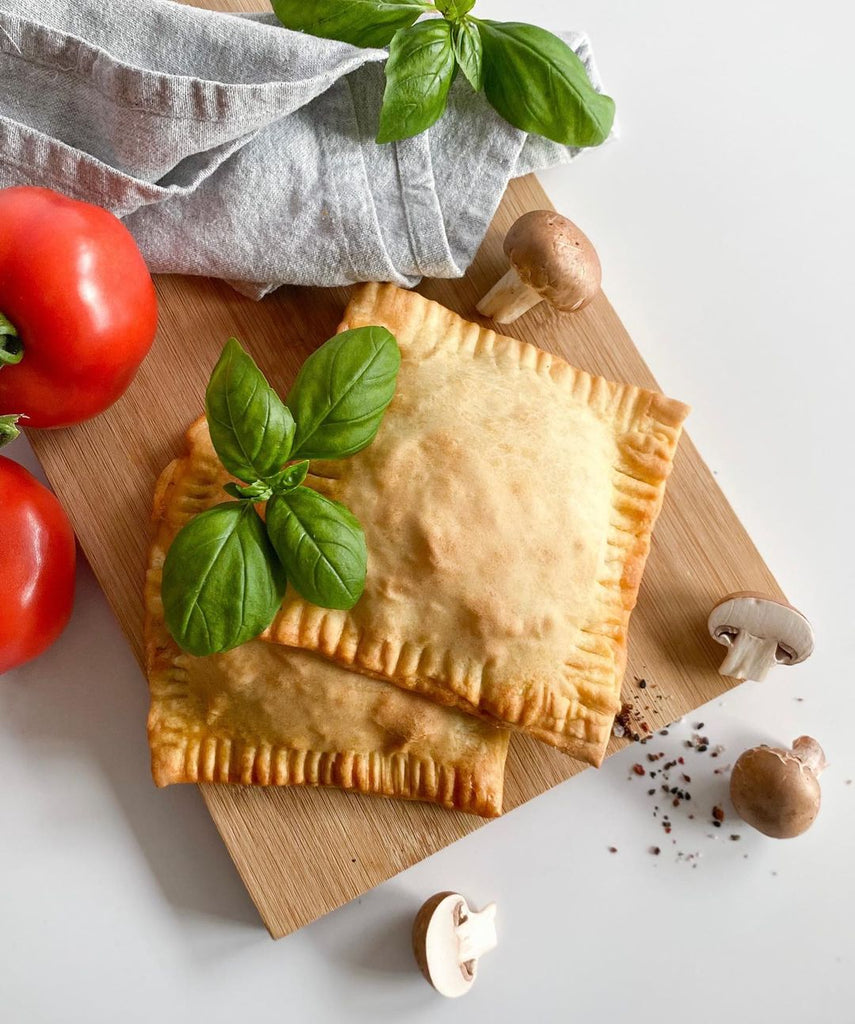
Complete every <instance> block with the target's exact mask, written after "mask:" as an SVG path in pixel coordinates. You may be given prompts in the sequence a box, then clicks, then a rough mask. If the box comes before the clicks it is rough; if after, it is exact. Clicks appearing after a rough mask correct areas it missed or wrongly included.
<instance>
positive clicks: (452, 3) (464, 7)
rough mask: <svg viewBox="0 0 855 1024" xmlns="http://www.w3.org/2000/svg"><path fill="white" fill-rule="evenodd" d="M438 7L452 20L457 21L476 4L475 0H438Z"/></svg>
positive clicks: (441, 12) (440, 11)
mask: <svg viewBox="0 0 855 1024" xmlns="http://www.w3.org/2000/svg"><path fill="white" fill-rule="evenodd" d="M435 6H436V9H437V10H438V11H439V13H440V14H444V15H445V17H446V18H450V19H451V21H457V19H458V18H462V17H463V15H464V14H468V13H469V12H470V11H471V10H472V8H473V7H474V6H475V0H436V4H435Z"/></svg>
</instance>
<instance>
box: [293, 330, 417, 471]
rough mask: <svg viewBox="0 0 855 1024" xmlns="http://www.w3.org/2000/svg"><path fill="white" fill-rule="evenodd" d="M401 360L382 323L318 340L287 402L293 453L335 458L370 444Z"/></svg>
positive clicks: (299, 456)
mask: <svg viewBox="0 0 855 1024" xmlns="http://www.w3.org/2000/svg"><path fill="white" fill-rule="evenodd" d="M400 365H401V353H400V351H399V350H398V343H397V342H396V341H395V339H394V338H393V337H392V335H391V334H390V333H389V332H388V331H387V330H386V328H385V327H356V328H354V329H353V330H350V331H343V332H342V333H341V334H337V335H336V336H335V337H334V338H330V340H329V341H327V342H325V343H324V344H323V345H321V347H320V348H319V349H317V351H315V352H313V353H312V354H311V355H310V356H309V358H308V359H307V360H306V361H305V362H304V363H303V365H302V367H301V368H300V372H299V374H298V375H297V379H296V381H294V386H293V387H292V388H291V391H290V393H289V395H288V399H287V402H286V405H287V406H288V408H289V409H290V410H291V412H292V413H293V415H294V419H295V420H296V422H297V431H296V433H295V435H294V445H293V450H292V452H291V458H294V459H297V458H302V459H338V458H343V457H344V456H346V455H353V454H354V453H355V452H358V451H361V450H362V449H363V448H365V446H366V445H369V444H371V442H372V441H373V440H374V436H375V435H376V433H377V431H378V429H379V427H380V421H381V420H382V419H383V413H384V412H385V411H386V406H387V405H388V404H389V403H390V402H391V401H392V397H393V395H394V394H395V382H396V379H397V376H398V367H399V366H400Z"/></svg>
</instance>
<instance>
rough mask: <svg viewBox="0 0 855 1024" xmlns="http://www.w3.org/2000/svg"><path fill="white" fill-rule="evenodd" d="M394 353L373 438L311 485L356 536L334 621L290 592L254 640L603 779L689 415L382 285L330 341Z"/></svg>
mask: <svg viewBox="0 0 855 1024" xmlns="http://www.w3.org/2000/svg"><path fill="white" fill-rule="evenodd" d="M366 324H382V325H384V326H385V327H387V328H388V329H389V330H390V331H391V332H392V333H393V334H394V335H395V336H396V338H397V339H398V343H399V345H400V348H401V353H402V364H401V369H400V372H399V376H398V387H397V391H396V395H395V398H394V400H393V402H392V404H391V406H390V407H389V409H388V410H387V412H386V416H385V419H384V421H383V424H382V426H381V428H380V432H379V434H378V436H377V438H376V439H375V441H374V442H373V443H372V444H371V445H370V446H369V447H368V448H367V449H365V450H364V451H362V452H360V453H359V454H358V455H355V456H353V457H352V458H349V459H346V460H342V461H338V462H328V463H323V462H316V463H313V464H312V468H311V473H310V475H309V477H308V479H307V483H308V484H310V485H311V486H313V487H316V488H317V489H318V490H320V491H322V492H323V493H324V494H326V495H328V496H329V497H332V498H334V499H337V500H339V501H342V502H344V503H345V504H346V505H347V506H348V507H349V508H350V509H352V510H353V512H354V513H355V514H356V516H357V517H358V519H359V520H360V522H361V523H362V525H363V527H364V529H365V535H366V540H367V544H368V553H369V562H368V578H367V584H366V588H365V593H364V594H363V596H362V598H361V599H360V600H359V602H358V603H357V604H356V606H355V607H354V608H353V609H352V610H351V611H349V612H344V611H328V610H324V609H321V608H317V607H315V606H313V605H310V604H308V603H307V602H306V601H304V600H302V599H301V598H300V597H299V596H298V595H297V594H296V593H294V592H293V591H292V590H289V592H288V594H287V595H286V598H285V602H284V603H283V607H282V610H281V612H280V614H279V615H278V617H277V619H276V620H275V621H274V623H273V626H272V627H271V629H270V630H269V631H268V634H267V635H268V636H269V637H270V638H271V639H274V640H276V641H278V642H280V643H283V644H290V645H293V646H297V647H302V648H305V649H307V650H312V651H316V652H318V653H320V654H323V655H324V656H326V657H327V658H330V659H332V660H334V661H336V662H339V663H340V664H342V665H346V666H348V667H352V668H355V669H357V670H359V671H361V672H366V673H370V674H372V675H376V676H378V677H380V678H383V679H388V680H390V681H392V682H395V683H397V684H398V685H399V686H401V687H404V688H405V689H408V690H411V691H414V692H418V693H422V694H425V695H427V696H429V697H431V698H432V699H433V700H435V701H439V702H440V703H443V704H449V705H455V706H457V707H460V708H463V709H465V710H467V711H470V712H473V713H476V714H479V715H483V716H485V717H487V718H490V719H493V720H497V721H499V722H503V723H506V724H509V725H512V726H516V727H517V728H520V729H523V730H525V731H526V732H529V733H531V734H532V735H534V736H536V737H538V738H539V739H541V740H544V741H545V742H547V743H550V744H553V745H555V746H557V747H560V748H561V749H562V750H565V751H567V752H568V753H570V754H572V755H573V756H574V757H577V758H580V759H581V760H584V761H588V762H590V763H592V764H600V762H601V761H602V758H603V755H604V752H605V748H606V744H607V741H608V737H609V734H610V731H611V726H612V721H613V717H614V715H615V712H616V711H617V710H618V707H619V693H620V683H621V676H622V674H623V670H624V664H625V659H626V642H627V626H628V622H629V615H630V612H631V610H632V608H633V606H634V605H635V601H636V595H637V593H638V587H639V583H640V582H641V575H642V571H643V569H644V563H645V560H646V558H647V553H648V550H649V547H650V534H651V530H652V528H653V523H654V521H655V519H656V516H657V514H658V512H659V508H660V506H661V504H662V498H663V494H664V490H665V480H666V477H667V476H668V473H669V471H670V469H671V462H672V459H673V456H674V451H675V448H676V445H677V441H678V439H679V436H680V430H681V425H682V422H683V419H684V418H685V416H686V413H687V411H688V410H687V407H686V406H685V405H683V404H681V403H680V402H675V401H673V400H671V399H669V398H665V397H664V396H663V395H660V394H654V393H652V392H650V391H645V390H643V389H641V388H637V387H632V386H630V385H626V384H614V383H611V382H609V381H606V380H603V379H602V378H599V377H592V376H590V375H589V374H587V373H585V372H583V371H582V370H577V369H574V368H573V367H571V366H568V365H567V364H566V363H565V362H563V361H562V360H560V359H558V358H556V357H555V356H552V355H549V354H548V353H546V352H542V351H540V350H539V349H536V348H534V347H532V346H530V345H526V344H524V343H523V342H520V341H516V340H514V339H512V338H505V337H502V336H500V335H497V334H495V333H494V332H492V331H488V330H485V329H483V328H481V327H479V326H477V325H475V324H472V323H468V322H467V321H465V320H462V319H461V318H460V317H458V316H456V315H455V314H454V313H452V312H450V311H449V310H447V309H445V308H444V307H443V306H440V305H438V304H437V303H434V302H429V301H428V300H426V299H424V298H422V297H421V296H420V295H417V294H414V293H412V292H407V291H402V290H400V289H398V288H396V287H394V286H392V285H365V286H363V287H361V288H360V289H358V290H357V292H356V293H355V295H354V298H353V300H352V302H351V303H350V305H349V307H348V309H347V312H346V313H345V317H344V321H343V323H342V325H341V329H347V328H351V327H359V326H363V325H366Z"/></svg>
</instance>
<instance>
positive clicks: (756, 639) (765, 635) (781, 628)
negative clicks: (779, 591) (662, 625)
mask: <svg viewBox="0 0 855 1024" xmlns="http://www.w3.org/2000/svg"><path fill="white" fill-rule="evenodd" d="M708 627H709V631H710V636H711V637H712V638H713V639H714V640H717V641H718V642H719V643H720V644H724V645H725V647H728V648H729V650H728V652H727V657H726V658H725V659H724V661H723V662H722V663H721V666H720V667H719V673H720V674H721V675H723V676H730V677H731V678H732V679H756V680H761V679H764V678H765V677H766V673H767V672H768V671H769V669H770V668H771V667H772V666H773V665H797V664H798V663H799V662H800V661H804V660H805V659H806V658H808V657H810V655H811V653H812V652H813V629H812V628H811V624H810V623H809V622H808V620H807V619H806V618H805V617H804V615H802V613H801V612H800V611H798V610H797V609H796V608H794V607H793V606H792V605H791V604H787V603H786V601H779V600H777V599H776V598H774V597H766V596H764V595H763V594H755V593H752V592H751V591H747V590H746V591H740V592H739V593H736V594H728V596H727V597H725V598H724V599H723V600H722V601H720V602H719V603H718V604H717V605H716V606H715V608H713V610H712V612H710V617H709V622H708Z"/></svg>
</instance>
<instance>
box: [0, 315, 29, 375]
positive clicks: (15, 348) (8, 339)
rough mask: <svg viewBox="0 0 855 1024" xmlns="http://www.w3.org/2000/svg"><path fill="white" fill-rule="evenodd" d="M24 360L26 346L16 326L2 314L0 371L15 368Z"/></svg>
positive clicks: (0, 322) (0, 320) (0, 324)
mask: <svg viewBox="0 0 855 1024" xmlns="http://www.w3.org/2000/svg"><path fill="white" fill-rule="evenodd" d="M23 358H24V344H23V342H22V341H21V339H20V338H19V337H18V331H17V329H16V328H15V325H14V324H13V323H12V321H11V320H9V319H8V318H7V317H5V316H3V314H2V313H0V369H2V368H3V367H4V366H13V365H14V364H15V363H20V361H21V360H22V359H23Z"/></svg>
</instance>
